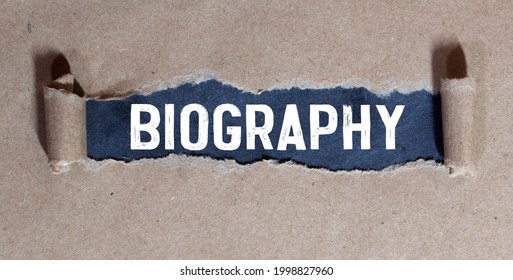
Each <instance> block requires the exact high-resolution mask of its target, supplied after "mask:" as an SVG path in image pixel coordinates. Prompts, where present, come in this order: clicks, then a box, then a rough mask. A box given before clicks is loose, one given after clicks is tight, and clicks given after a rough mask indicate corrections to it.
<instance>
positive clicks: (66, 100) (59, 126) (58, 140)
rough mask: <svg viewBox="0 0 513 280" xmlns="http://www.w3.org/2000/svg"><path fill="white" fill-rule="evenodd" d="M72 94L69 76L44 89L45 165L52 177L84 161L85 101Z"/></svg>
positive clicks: (85, 146) (85, 156)
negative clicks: (46, 155) (50, 171)
mask: <svg viewBox="0 0 513 280" xmlns="http://www.w3.org/2000/svg"><path fill="white" fill-rule="evenodd" d="M72 91H73V76H72V75H70V74H67V75H64V76H62V77H60V78H59V79H57V80H55V81H54V82H52V83H51V84H49V85H48V86H47V87H45V88H44V102H45V119H46V138H47V153H48V162H49V164H50V167H51V169H52V171H53V172H55V173H60V172H65V171H68V170H70V168H71V165H72V164H74V163H82V162H84V160H85V159H86V158H87V143H86V126H85V123H86V99H85V98H82V97H79V96H78V95H76V94H74V93H73V92H72Z"/></svg>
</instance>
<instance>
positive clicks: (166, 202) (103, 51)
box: [0, 0, 513, 259]
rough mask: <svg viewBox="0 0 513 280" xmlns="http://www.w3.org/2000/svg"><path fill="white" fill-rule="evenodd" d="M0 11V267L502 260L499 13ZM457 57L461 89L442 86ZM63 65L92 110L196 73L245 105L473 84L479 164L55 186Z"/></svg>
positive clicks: (506, 30)
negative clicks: (355, 90)
mask: <svg viewBox="0 0 513 280" xmlns="http://www.w3.org/2000/svg"><path fill="white" fill-rule="evenodd" d="M0 9H1V11H2V16H0V34H1V35H2V40H0V61H2V67H1V68H0V79H1V81H2V86H1V87H0V98H1V101H2V102H0V112H1V113H2V118H1V119H0V131H1V133H0V159H1V160H0V193H1V195H0V258H2V259H261V258H263V259H511V258H513V240H512V238H511V236H513V211H512V205H513V192H512V188H511V186H513V172H511V170H513V156H512V155H513V145H511V139H512V132H513V122H511V120H510V119H511V117H510V116H511V104H513V94H511V89H512V88H513V71H511V69H513V32H510V29H511V26H512V23H513V22H512V18H511V14H512V12H513V3H511V2H509V1H495V2H491V1H490V2H487V1H438V0H435V1H412V2H409V1H394V2H392V1H362V0H358V1H353V0H349V1H286V0H281V1H265V2H261V1H229V2H228V1H219V0H215V1H210V0H205V1H151V2H135V1H130V2H127V1H108V2H107V3H104V2H94V3H93V2H90V1H66V2H63V1H44V2H43V1H28V0H26V1H23V2H22V1H3V2H1V4H0ZM458 45H459V46H460V49H461V50H460V51H459V53H460V54H461V53H463V54H464V57H465V59H466V64H462V63H459V64H457V65H459V67H460V68H464V69H465V70H466V75H460V76H457V77H455V76H452V75H448V74H449V73H450V72H452V67H448V62H449V61H452V59H450V58H452V57H453V56H455V55H453V54H457V53H458V52H455V50H456V49H457V46H458ZM62 58H65V59H66V60H67V62H68V67H67V68H68V69H69V70H70V71H71V73H72V74H73V77H74V78H75V82H74V88H79V87H78V84H80V88H81V89H82V90H83V93H85V94H84V95H83V96H85V97H86V98H89V99H93V98H97V97H108V96H115V97H117V98H120V99H123V98H126V97H127V96H128V95H129V94H130V92H132V91H133V90H138V89H139V88H140V87H141V86H145V85H154V84H162V83H167V82H168V81H172V82H173V81H175V79H182V78H180V77H186V78H183V81H185V83H187V82H194V81H196V79H194V78H190V79H189V78H187V77H191V76H194V75H197V74H198V73H200V74H203V73H211V74H214V77H213V78H215V79H217V80H219V81H223V82H227V83H229V84H231V85H233V86H234V87H236V88H238V89H241V90H243V91H247V92H253V93H258V92H259V91H260V90H263V91H265V90H268V89H275V88H290V87H293V86H299V87H301V88H314V89H319V88H331V87H336V86H339V85H340V86H342V87H364V88H366V89H368V90H369V91H370V92H375V93H379V94H386V93H390V92H393V91H395V90H397V91H398V92H399V93H401V94H405V93H409V92H414V91H416V90H419V89H425V90H427V91H429V92H441V89H440V85H441V80H442V79H445V78H451V79H454V78H458V79H461V78H464V77H468V78H472V79H474V81H475V92H474V94H468V95H473V97H474V104H473V106H474V109H473V112H472V116H473V120H472V122H473V125H472V127H473V128H472V129H473V132H472V137H471V140H472V141H473V142H474V143H473V145H474V146H475V148H474V149H473V151H474V155H473V158H474V160H473V163H474V165H475V167H474V168H473V172H472V173H471V174H472V175H470V176H469V174H470V173H469V174H465V175H462V176H451V174H449V168H448V167H447V166H446V165H444V164H434V162H433V161H429V162H424V161H419V162H413V163H409V164H406V165H403V167H401V168H392V169H389V168H386V169H384V170H381V171H357V170H356V171H351V172H346V171H338V172H332V171H327V170H325V169H320V168H307V167H305V166H302V165H300V164H293V163H281V164H276V163H275V162H274V161H272V160H264V161H258V162H255V163H252V164H238V163H237V162H235V161H234V160H217V159H211V158H208V157H205V158H204V157H200V156H198V157H196V156H184V155H170V156H167V157H166V158H162V159H140V160H134V161H132V162H130V163H125V162H123V161H115V160H105V161H94V160H90V159H87V160H86V164H85V165H86V167H85V168H84V167H82V166H80V165H78V166H77V167H75V166H73V167H72V168H71V169H70V170H69V171H68V172H62V173H60V174H58V175H55V174H53V173H52V172H51V169H50V168H49V166H48V159H49V153H48V149H49V146H48V144H49V143H47V140H46V139H47V135H46V132H47V131H49V130H48V129H47V128H46V120H45V103H44V87H45V86H47V85H48V84H49V83H51V82H52V81H53V80H55V79H57V78H59V77H60V76H61V75H62V74H65V73H64V71H57V70H59V69H63V68H66V67H64V66H66V65H65V63H63V62H62V61H63V59H62ZM462 65H464V67H462ZM448 70H450V71H448ZM68 73H69V72H68ZM177 84H184V83H183V82H180V83H174V82H173V84H172V85H171V87H173V86H175V85H177ZM165 88H167V87H161V88H159V89H165ZM154 91H155V90H154V89H152V90H151V91H146V90H144V91H143V93H149V92H154ZM77 93H78V92H77ZM465 95H467V94H465ZM440 97H442V98H443V92H441V94H440ZM459 101H462V100H460V99H459ZM442 103H443V102H442ZM459 110H460V109H458V111H459ZM455 112H457V111H455ZM465 115H466V114H458V115H456V117H460V116H462V117H464V116H465ZM468 117H470V116H468ZM467 120H468V118H465V119H462V121H464V122H463V123H465V122H466V121H467ZM443 124H445V123H443ZM321 140H322V138H321ZM455 171H456V169H455Z"/></svg>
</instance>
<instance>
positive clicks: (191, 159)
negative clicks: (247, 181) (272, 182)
mask: <svg viewBox="0 0 513 280" xmlns="http://www.w3.org/2000/svg"><path fill="white" fill-rule="evenodd" d="M204 161H207V162H209V164H210V165H215V166H219V165H222V166H223V168H222V169H221V170H224V171H225V172H226V173H231V172H234V171H236V170H240V169H244V168H248V167H249V168H251V167H252V166H255V165H258V164H266V165H267V166H268V167H273V168H291V167H293V168H307V169H308V170H309V171H316V172H320V173H324V174H326V175H327V174H351V175H364V174H370V175H372V174H375V175H380V176H393V175H396V174H399V173H403V172H408V171H411V170H413V169H418V168H421V167H427V168H433V169H436V170H439V171H443V172H444V173H449V172H448V168H447V167H446V166H445V165H444V164H442V163H439V162H436V161H435V160H425V159H418V160H415V161H408V162H406V163H404V164H394V165H390V166H387V167H385V168H384V169H381V170H361V169H353V170H337V171H332V170H329V169H326V168H321V167H314V168H308V167H307V166H305V165H304V164H300V163H296V162H294V161H287V162H279V161H278V160H273V159H264V160H259V161H254V162H251V163H248V164H240V163H237V162H236V161H235V160H233V159H215V158H211V157H208V156H191V155H183V154H169V155H168V156H166V157H162V158H142V159H139V160H133V161H130V162H124V161H119V160H114V159H106V160H101V161H96V160H94V159H90V158H88V159H87V160H86V161H85V162H84V166H85V169H86V170H93V171H94V170H99V169H102V168H105V167H108V166H113V165H117V164H122V165H124V166H140V165H145V164H148V163H157V164H162V165H168V166H183V165H184V164H185V165H187V164H188V165H196V164H198V163H200V162H204Z"/></svg>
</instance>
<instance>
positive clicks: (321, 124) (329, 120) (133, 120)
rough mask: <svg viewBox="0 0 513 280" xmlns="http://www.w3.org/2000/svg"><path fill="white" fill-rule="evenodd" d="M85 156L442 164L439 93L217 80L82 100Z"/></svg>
mask: <svg viewBox="0 0 513 280" xmlns="http://www.w3.org/2000/svg"><path fill="white" fill-rule="evenodd" d="M86 114H87V156H88V157H89V158H91V159H94V160H98V161H100V160H106V159H114V160H120V161H125V162H130V161H133V160H138V159H142V158H163V157H166V156H168V155H169V154H181V155H191V156H205V157H211V158H214V159H232V160H235V161H236V162H238V163H240V164H249V163H252V162H256V161H261V160H269V159H270V160H274V161H275V162H277V163H282V162H288V161H291V162H294V163H298V164H302V165H305V166H306V167H309V168H322V169H327V170H331V171H338V170H347V171H350V170H382V169H384V168H386V167H388V166H393V165H402V164H405V163H407V162H412V161H416V160H418V159H424V160H434V161H436V162H442V161H443V137H442V118H441V104H440V95H438V94H435V95H433V94H432V93H430V92H428V91H426V90H419V91H415V92H411V93H408V94H402V93H398V92H391V93H389V94H386V95H376V94H374V93H372V92H370V91H369V90H367V89H365V88H362V87H360V88H343V87H334V88H325V89H308V88H306V89H301V88H290V89H273V90H268V91H263V92H260V93H258V94H254V93H251V92H244V91H242V90H240V89H237V88H235V87H233V86H231V85H229V84H226V83H223V82H220V81H218V80H207V81H202V82H199V83H186V84H183V85H180V86H178V87H174V88H168V89H165V90H160V91H156V92H153V93H151V94H145V95H141V94H134V95H131V96H129V97H127V98H125V99H115V100H113V99H107V100H93V99H92V100H88V101H87V105H86Z"/></svg>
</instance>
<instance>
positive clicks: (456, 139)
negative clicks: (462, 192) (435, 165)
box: [441, 78, 476, 176]
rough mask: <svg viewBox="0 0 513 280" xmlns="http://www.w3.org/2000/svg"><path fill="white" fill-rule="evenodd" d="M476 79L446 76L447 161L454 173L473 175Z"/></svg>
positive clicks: (444, 129) (444, 122) (445, 130)
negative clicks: (447, 77) (448, 77)
mask: <svg viewBox="0 0 513 280" xmlns="http://www.w3.org/2000/svg"><path fill="white" fill-rule="evenodd" d="M475 90H476V85H475V80H474V79H472V78H463V79H442V80H441V95H442V96H441V98H442V119H443V139H444V164H445V165H446V166H447V167H449V172H450V174H451V175H453V176H458V175H466V174H470V175H471V174H473V172H474V167H475V162H474V160H475V159H474V156H473V155H474V149H475V147H474V140H473V138H472V135H473V127H474V118H473V115H474V112H473V111H474V105H473V104H474V97H475V94H476V93H475Z"/></svg>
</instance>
